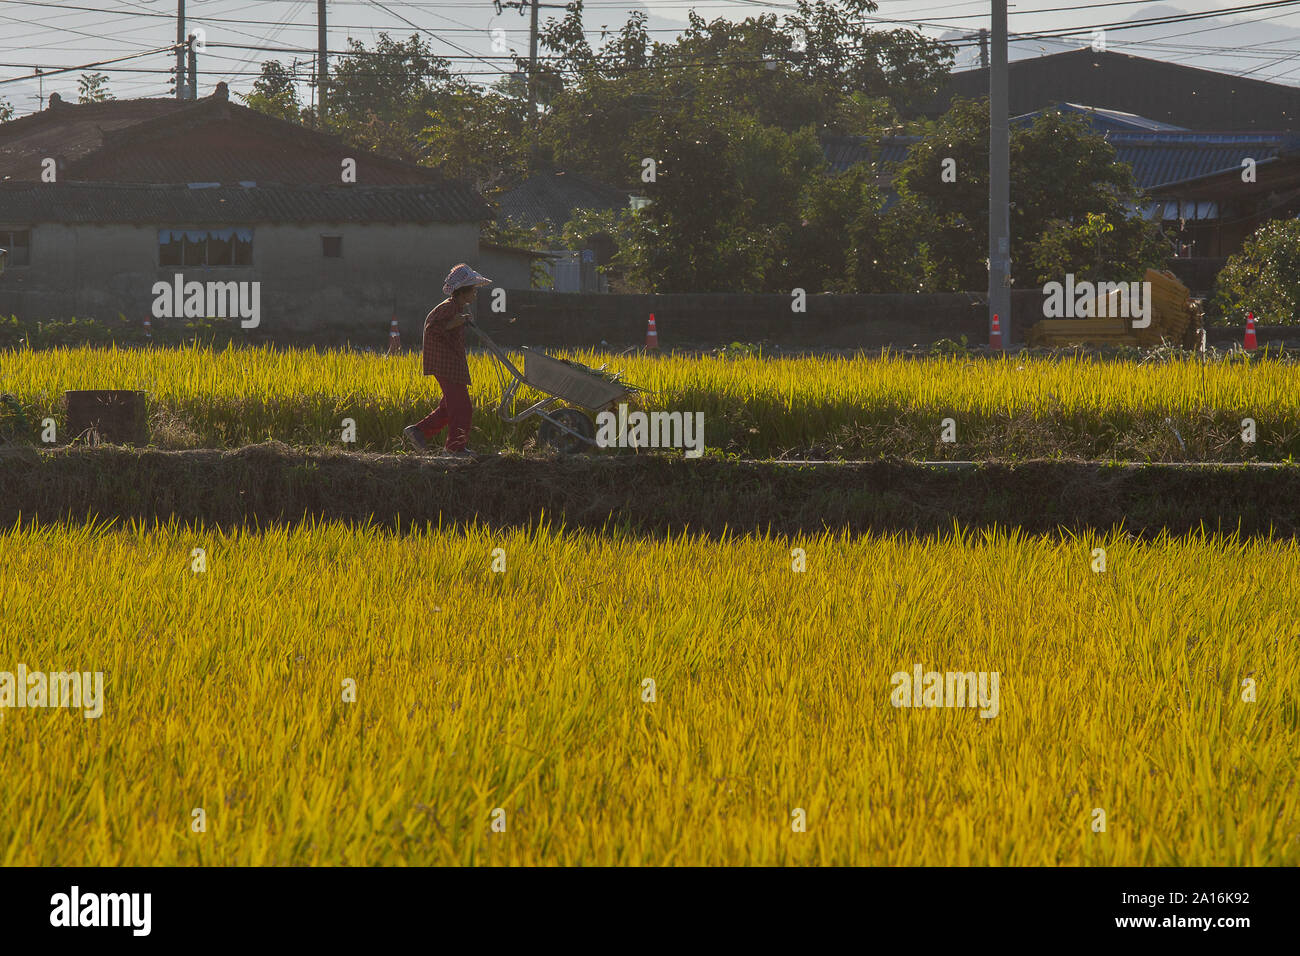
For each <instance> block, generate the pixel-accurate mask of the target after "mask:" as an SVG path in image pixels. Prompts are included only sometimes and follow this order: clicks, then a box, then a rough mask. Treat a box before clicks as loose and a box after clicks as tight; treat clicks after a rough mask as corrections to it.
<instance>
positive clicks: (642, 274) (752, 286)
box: [619, 110, 825, 292]
mask: <svg viewBox="0 0 1300 956" xmlns="http://www.w3.org/2000/svg"><path fill="white" fill-rule="evenodd" d="M648 145H649V146H650V147H651V149H652V152H651V153H650V154H649V155H652V156H658V157H660V159H659V160H658V162H657V165H656V173H655V181H654V183H653V184H650V185H648V186H647V187H646V192H647V193H648V195H649V196H650V199H651V203H650V205H649V206H647V207H645V208H644V209H641V210H638V211H636V212H635V213H634V214H633V215H632V217H631V219H630V221H629V226H628V229H627V231H626V234H625V235H624V237H623V242H622V249H621V252H620V255H619V265H620V266H622V267H624V268H626V270H627V274H628V276H629V279H630V280H631V281H632V282H633V283H635V284H636V285H637V286H638V287H640V288H644V289H648V290H652V291H656V292H684V291H694V292H761V291H768V290H771V289H774V288H784V289H786V291H788V286H787V282H788V281H789V277H790V276H791V275H793V274H795V273H797V272H798V271H799V264H798V263H797V262H795V261H794V260H792V259H791V240H792V238H793V236H794V229H795V227H796V224H797V223H799V222H800V218H801V217H800V202H801V198H802V195H803V193H804V190H805V187H806V185H807V183H808V182H809V181H810V180H811V178H812V177H813V176H815V175H817V174H819V173H820V172H821V171H822V170H823V169H824V168H825V158H824V156H823V155H822V152H821V148H820V146H819V145H818V143H817V139H816V137H815V136H814V135H813V133H812V130H811V129H804V130H801V131H799V132H797V133H795V134H789V133H786V132H785V131H784V130H781V129H778V128H776V127H772V126H764V125H762V124H761V123H759V122H758V121H757V120H756V119H755V118H754V117H752V116H749V115H747V114H741V113H736V112H732V111H708V112H704V113H701V112H696V111H693V110H691V111H686V110H683V111H679V112H676V113H670V114H665V115H663V116H661V117H658V118H657V119H656V120H655V122H654V123H653V125H652V126H651V128H650V130H649V131H648Z"/></svg>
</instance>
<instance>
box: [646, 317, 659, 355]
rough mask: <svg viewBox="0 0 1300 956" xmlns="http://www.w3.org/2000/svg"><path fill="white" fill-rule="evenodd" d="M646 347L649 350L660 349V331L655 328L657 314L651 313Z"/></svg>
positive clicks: (647, 327) (647, 328)
mask: <svg viewBox="0 0 1300 956" xmlns="http://www.w3.org/2000/svg"><path fill="white" fill-rule="evenodd" d="M645 347H646V348H647V349H657V348H659V330H658V329H656V328H655V314H654V313H653V312H651V313H650V324H649V325H647V326H646V327H645Z"/></svg>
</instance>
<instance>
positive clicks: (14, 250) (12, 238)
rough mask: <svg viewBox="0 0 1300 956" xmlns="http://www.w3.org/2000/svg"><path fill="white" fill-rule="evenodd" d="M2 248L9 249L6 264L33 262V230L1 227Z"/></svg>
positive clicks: (0, 247) (0, 243)
mask: <svg viewBox="0 0 1300 956" xmlns="http://www.w3.org/2000/svg"><path fill="white" fill-rule="evenodd" d="M0 249H8V250H9V256H8V258H6V259H5V265H6V266H29V265H31V264H32V231H31V230H30V229H22V230H19V229H0Z"/></svg>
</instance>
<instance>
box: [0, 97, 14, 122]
mask: <svg viewBox="0 0 1300 956" xmlns="http://www.w3.org/2000/svg"><path fill="white" fill-rule="evenodd" d="M13 118H14V105H13V104H12V103H10V102H9V101H8V100H6V99H0V123H7V122H9V121H10V120H11V119H13Z"/></svg>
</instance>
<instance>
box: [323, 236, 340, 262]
mask: <svg viewBox="0 0 1300 956" xmlns="http://www.w3.org/2000/svg"><path fill="white" fill-rule="evenodd" d="M320 242H321V252H322V253H324V255H325V258H326V259H342V258H343V237H342V236H321V237H320Z"/></svg>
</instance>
